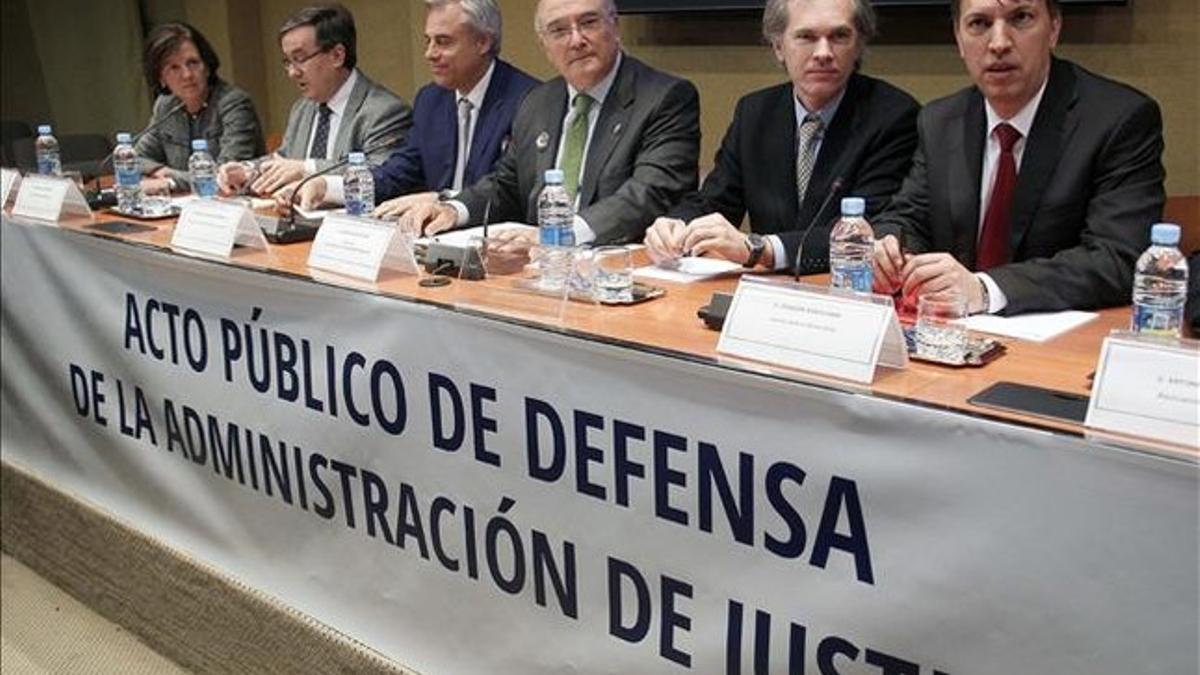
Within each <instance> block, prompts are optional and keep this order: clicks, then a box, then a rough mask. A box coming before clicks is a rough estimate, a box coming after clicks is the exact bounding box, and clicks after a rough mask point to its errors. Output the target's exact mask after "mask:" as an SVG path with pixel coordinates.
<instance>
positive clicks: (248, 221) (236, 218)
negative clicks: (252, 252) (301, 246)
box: [171, 199, 267, 258]
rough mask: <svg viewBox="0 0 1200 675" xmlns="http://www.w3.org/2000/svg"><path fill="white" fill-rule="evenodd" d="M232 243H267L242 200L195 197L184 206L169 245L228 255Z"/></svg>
mask: <svg viewBox="0 0 1200 675" xmlns="http://www.w3.org/2000/svg"><path fill="white" fill-rule="evenodd" d="M235 244H240V245H242V246H247V247H250V248H261V249H265V248H266V247H267V242H266V239H264V238H263V234H262V231H261V230H259V229H258V225H257V224H256V223H255V221H254V214H252V213H250V210H249V209H247V208H246V207H245V206H244V205H243V204H240V203H237V202H225V201H220V200H216V199H196V200H193V201H190V202H188V203H187V204H185V205H184V206H183V211H182V212H181V213H180V214H179V222H178V223H176V224H175V232H174V233H173V234H172V235H171V247H172V248H175V249H179V250H181V251H186V252H191V253H201V254H204V255H210V256H216V257H219V258H228V257H229V255H230V254H231V253H233V247H234V245H235Z"/></svg>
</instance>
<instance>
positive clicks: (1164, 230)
mask: <svg viewBox="0 0 1200 675" xmlns="http://www.w3.org/2000/svg"><path fill="white" fill-rule="evenodd" d="M1150 243H1151V244H1158V245H1160V246H1177V245H1178V244H1179V226H1178V225H1176V224H1174V223H1156V224H1154V225H1152V226H1151V227H1150Z"/></svg>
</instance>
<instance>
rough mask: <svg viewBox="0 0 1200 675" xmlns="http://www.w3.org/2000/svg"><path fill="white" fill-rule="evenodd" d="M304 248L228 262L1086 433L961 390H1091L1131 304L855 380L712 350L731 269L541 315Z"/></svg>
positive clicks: (83, 226) (169, 227) (162, 227)
mask: <svg viewBox="0 0 1200 675" xmlns="http://www.w3.org/2000/svg"><path fill="white" fill-rule="evenodd" d="M96 220H97V221H100V222H105V221H113V220H119V218H118V217H116V216H113V215H111V214H107V213H104V214H97V216H96ZM148 224H150V225H152V226H153V227H154V229H153V230H152V231H148V232H142V233H132V234H108V233H104V232H102V231H99V230H96V229H94V228H93V227H89V226H90V225H92V223H91V222H89V221H68V222H64V223H62V224H61V227H63V228H65V229H71V230H76V231H79V232H84V233H88V234H91V235H95V236H102V237H112V238H117V239H120V240H122V241H125V242H128V243H131V244H139V245H144V246H149V247H151V248H155V249H167V250H169V249H170V238H171V234H172V232H173V229H174V223H173V221H158V222H152V223H148ZM310 249H311V242H300V243H295V244H287V245H268V249H267V250H266V251H265V252H263V251H256V250H252V249H245V250H243V249H238V250H236V251H235V253H234V255H233V256H232V257H231V259H230V260H229V261H228V264H231V265H235V266H241V267H248V268H253V269H262V270H270V271H272V272H274V273H282V274H286V275H292V276H296V277H301V278H306V279H313V280H315V281H317V282H318V283H335V284H336V285H341V286H348V287H351V288H355V289H358V290H361V291H364V292H370V293H376V294H382V295H387V296H392V297H397V298H403V299H406V300H411V301H416V302H421V303H429V304H434V305H438V306H442V307H446V308H448V309H454V310H458V311H468V312H481V313H483V314H485V315H488V316H491V317H495V318H501V319H505V320H510V321H518V322H521V323H524V324H526V325H534V326H537V327H540V328H543V329H546V330H552V331H561V332H565V333H567V334H571V335H574V336H578V337H580V338H583V339H600V340H604V341H608V342H613V343H617V344H621V345H624V346H628V347H630V348H633V349H640V350H648V351H652V352H655V353H659V354H664V355H668V356H671V357H675V358H683V359H690V360H698V361H702V362H707V363H711V364H716V365H719V366H721V367H728V368H732V369H738V370H743V371H751V372H760V373H762V374H764V375H766V376H769V377H782V378H786V379H793V380H798V381H804V382H811V383H815V384H820V385H824V386H830V387H834V388H838V389H850V390H856V391H859V390H861V391H869V392H870V393H871V394H872V395H875V396H879V397H883V398H889V399H894V400H902V401H906V402H910V403H914V404H918V405H924V406H931V407H936V408H944V409H950V410H955V411H960V412H962V413H965V414H969V415H975V416H979V417H984V418H991V419H999V420H1004V421H1008V422H1014V423H1018V424H1022V425H1028V426H1033V427H1037V428H1043V429H1047V430H1053V431H1056V432H1065V433H1069V434H1074V435H1083V434H1084V433H1085V430H1084V428H1083V427H1082V425H1079V424H1074V423H1071V422H1066V421H1062V420H1056V419H1050V418H1042V417H1037V416H1033V415H1027V414H1022V413H1017V412H1010V411H1005V410H999V409H995V408H984V407H980V406H976V405H972V404H971V403H969V402H968V399H970V398H971V397H972V396H974V395H975V394H977V393H979V392H981V391H983V390H984V389H986V388H988V387H990V386H992V385H993V384H995V383H997V382H1006V381H1007V382H1017V383H1022V384H1029V385H1035V386H1039V387H1044V388H1048V389H1053V390H1057V391H1063V392H1069V393H1073V394H1080V395H1085V396H1086V395H1088V394H1089V393H1090V390H1091V375H1092V374H1093V373H1094V371H1095V367H1096V361H1097V357H1098V356H1099V351H1100V345H1101V342H1102V341H1103V339H1104V337H1105V336H1107V335H1108V334H1109V332H1110V331H1112V330H1117V329H1121V328H1125V327H1126V326H1127V325H1128V321H1129V309H1128V307H1118V308H1111V309H1106V310H1103V311H1101V312H1099V316H1098V317H1097V318H1096V319H1095V320H1093V321H1090V322H1088V323H1086V324H1084V325H1083V326H1081V327H1079V328H1077V329H1075V330H1073V331H1070V332H1068V333H1066V334H1065V335H1062V336H1059V337H1057V338H1055V339H1052V340H1049V341H1047V342H1045V343H1034V342H1027V341H1023V340H1017V339H1010V338H1002V339H1001V342H1002V343H1003V344H1004V345H1005V346H1006V348H1007V353H1006V354H1005V355H1004V356H1002V357H1001V358H999V359H997V360H996V361H993V362H991V363H989V364H987V365H985V366H983V367H977V368H969V367H968V368H952V367H947V366H939V365H935V364H930V363H925V362H920V361H911V362H910V364H909V367H908V368H907V369H906V370H893V369H887V368H880V369H879V371H878V372H877V374H876V378H875V381H874V382H873V383H872V384H871V385H870V386H869V387H860V386H858V385H855V384H853V383H848V382H842V381H837V380H832V379H828V378H822V377H820V376H815V375H813V374H810V373H802V372H797V371H788V370H784V369H778V368H771V367H767V366H765V365H762V364H756V363H749V362H745V361H739V360H736V359H731V358H728V357H724V356H722V355H719V354H718V353H717V350H716V348H717V341H718V337H719V333H718V332H716V331H713V330H709V329H707V328H705V326H704V324H703V322H702V321H701V320H700V319H699V318H698V317H697V315H696V311H697V309H698V308H700V307H701V306H703V305H705V304H707V303H708V301H709V298H710V297H711V295H712V293H714V292H716V291H726V292H731V291H732V290H733V288H734V287H735V286H736V284H737V279H736V278H734V277H725V278H718V279H713V280H708V281H700V282H695V283H689V284H675V283H670V282H656V284H657V285H660V286H663V287H665V288H666V291H667V293H666V296H665V298H662V299H658V300H655V301H652V302H646V303H642V304H638V305H632V306H603V307H598V306H594V305H590V304H587V303H576V302H572V303H568V305H567V308H566V311H565V312H564V313H563V316H562V317H561V321H557V320H556V319H555V318H554V317H550V316H547V315H545V314H542V315H538V314H535V313H529V312H525V311H522V310H521V308H520V306H519V304H517V303H515V302H514V297H513V293H512V292H511V290H510V289H509V283H510V282H509V281H507V280H504V279H501V280H499V281H485V282H472V281H463V280H454V281H453V282H452V283H450V284H449V285H446V286H441V287H433V288H428V287H422V286H419V285H418V279H417V278H416V277H412V276H397V275H392V276H387V275H386V273H385V276H384V277H383V278H382V279H381V280H380V281H379V282H377V283H367V282H359V281H355V280H352V279H338V280H335V281H330V280H329V279H328V278H326V276H323V275H320V274H318V275H316V277H318V278H314V275H313V274H312V273H311V272H310V270H309V269H308V266H307V264H306V261H307V259H308V254H309V250H310ZM824 280H825V277H824V276H817V277H811V278H809V281H818V282H823V281H824ZM1117 442H1118V443H1121V444H1130V445H1133V446H1137V447H1139V448H1141V449H1149V450H1151V451H1155V452H1164V453H1167V454H1169V455H1172V456H1181V457H1184V458H1187V459H1189V460H1193V461H1195V460H1200V451H1197V450H1196V449H1195V448H1187V447H1180V446H1171V445H1163V444H1160V443H1155V442H1149V441H1146V440H1144V439H1131V438H1122V439H1117Z"/></svg>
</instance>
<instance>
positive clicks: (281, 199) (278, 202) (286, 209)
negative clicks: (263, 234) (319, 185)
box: [272, 178, 324, 215]
mask: <svg viewBox="0 0 1200 675" xmlns="http://www.w3.org/2000/svg"><path fill="white" fill-rule="evenodd" d="M318 180H322V179H320V178H317V179H315V180H314V181H312V182H316V181H318ZM299 184H300V181H296V182H295V183H288V184H287V185H284V186H283V187H281V188H279V189H278V190H276V191H275V194H273V195H272V197H274V198H275V208H276V209H278V210H279V212H280V213H282V214H283V215H287V214H289V213H291V212H292V196H293V195H294V194H295V193H296V186H297V185H299ZM311 184H312V183H309V185H311ZM307 187H308V185H306V186H305V188H307ZM304 192H305V190H301V191H300V193H301V195H303V194H304ZM322 194H324V193H322ZM297 206H299V207H300V208H302V209H312V208H316V207H315V206H305V204H304V201H303V196H302V197H301V201H300V203H299V204H297Z"/></svg>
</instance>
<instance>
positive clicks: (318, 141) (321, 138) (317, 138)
mask: <svg viewBox="0 0 1200 675" xmlns="http://www.w3.org/2000/svg"><path fill="white" fill-rule="evenodd" d="M332 114H333V109H332V108H330V107H329V106H327V105H325V104H324V103H322V104H321V107H320V108H319V109H318V110H317V133H316V134H314V135H313V141H312V146H311V147H309V149H308V158H309V159H325V157H326V155H327V150H328V149H327V146H328V145H329V116H330V115H332Z"/></svg>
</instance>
